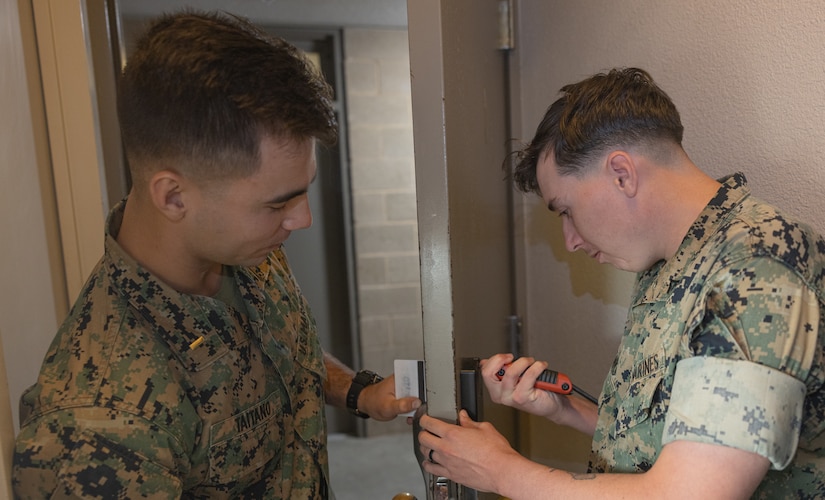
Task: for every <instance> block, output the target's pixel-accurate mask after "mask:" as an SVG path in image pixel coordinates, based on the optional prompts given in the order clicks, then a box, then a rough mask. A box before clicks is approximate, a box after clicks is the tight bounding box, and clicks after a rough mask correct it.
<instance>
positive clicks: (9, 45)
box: [0, 0, 67, 425]
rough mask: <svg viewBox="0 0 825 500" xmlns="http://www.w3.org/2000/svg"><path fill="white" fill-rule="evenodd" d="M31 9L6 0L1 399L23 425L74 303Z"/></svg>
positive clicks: (2, 28) (0, 87) (0, 47)
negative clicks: (26, 396) (20, 406)
mask: <svg viewBox="0 0 825 500" xmlns="http://www.w3.org/2000/svg"><path fill="white" fill-rule="evenodd" d="M18 9H20V10H19V11H18ZM31 15H32V14H31V11H30V6H29V2H22V1H21V2H16V1H14V0H0V65H2V67H0V109H2V110H3V113H2V117H1V118H0V214H2V215H0V241H2V243H0V283H2V287H0V333H1V334H2V342H3V350H4V351H5V357H4V358H2V359H3V361H5V368H6V371H7V372H8V374H9V377H8V378H9V388H8V391H6V390H5V389H4V388H3V387H2V386H0V398H9V400H10V406H11V408H12V409H13V413H14V420H15V425H17V401H18V400H19V398H20V395H21V394H22V392H23V390H24V389H25V387H27V386H28V385H31V384H32V383H34V380H35V378H36V376H37V372H38V368H39V365H40V362H41V360H42V359H43V354H44V353H45V352H46V349H47V347H48V345H49V342H51V339H52V337H53V336H54V332H55V329H56V327H57V323H58V318H62V317H63V315H65V314H66V307H67V306H66V297H65V296H66V292H65V282H64V279H63V274H62V262H61V257H60V253H59V251H57V250H56V249H58V248H59V243H58V232H57V215H56V214H57V212H56V208H55V204H54V193H53V191H52V189H53V187H52V178H51V170H50V165H49V156H48V145H47V138H46V129H45V118H44V111H43V104H42V96H41V90H40V82H39V78H40V76H39V73H38V69H37V55H36V51H35V44H34V28H33V25H32V20H31ZM50 249H52V250H50ZM0 368H2V367H0ZM5 408H8V407H7V406H4V405H0V413H3V412H4V411H5ZM2 418H4V416H3V415H0V420H2Z"/></svg>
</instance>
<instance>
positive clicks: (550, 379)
mask: <svg viewBox="0 0 825 500" xmlns="http://www.w3.org/2000/svg"><path fill="white" fill-rule="evenodd" d="M509 366H510V363H507V364H506V365H504V366H503V367H502V368H501V370H499V371H498V372H497V373H496V378H498V379H499V380H501V378H502V377H503V376H504V373H505V371H506V369H507V367H509ZM533 387H535V388H536V389H541V390H543V391H550V392H555V393H556V394H570V393H571V392H573V383H572V382H570V377H568V376H567V375H565V374H564V373H560V372H557V371H555V370H544V371H543V372H541V375H539V376H538V378H537V379H536V383H535V384H534V385H533Z"/></svg>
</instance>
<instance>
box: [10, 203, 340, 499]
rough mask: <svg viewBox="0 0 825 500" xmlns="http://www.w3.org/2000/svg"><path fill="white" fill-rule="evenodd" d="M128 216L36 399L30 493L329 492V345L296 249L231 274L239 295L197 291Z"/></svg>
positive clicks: (28, 460)
mask: <svg viewBox="0 0 825 500" xmlns="http://www.w3.org/2000/svg"><path fill="white" fill-rule="evenodd" d="M122 209H123V206H122V204H121V205H119V206H118V207H116V208H115V209H114V210H113V212H112V214H111V215H110V220H109V222H108V228H109V230H108V231H107V235H106V243H105V255H104V257H103V259H102V260H101V262H100V263H99V264H98V265H97V267H96V269H95V270H94V272H93V273H92V276H91V278H90V279H89V281H88V282H87V284H86V286H85V287H84V290H83V292H82V296H81V298H80V299H79V300H78V301H77V303H76V304H75V306H74V308H73V309H72V311H71V314H70V316H69V317H68V318H67V320H66V321H65V323H64V324H63V326H62V328H61V329H60V331H59V333H58V335H57V337H56V339H55V340H54V342H53V343H52V345H51V348H50V349H49V351H48V354H47V355H46V360H45V362H44V366H43V369H42V371H41V376H40V378H39V380H38V381H37V384H36V385H35V386H33V387H32V388H31V389H29V391H28V392H27V393H26V394H25V395H24V397H23V406H24V408H23V415H22V416H21V421H22V425H21V427H22V430H21V435H20V437H19V438H18V441H17V454H16V457H15V461H14V467H15V484H14V488H15V493H16V494H17V495H19V496H20V497H21V498H66V497H81V496H85V497H100V494H101V492H107V493H111V492H113V491H115V492H117V496H118V497H119V498H139V497H142V496H147V497H155V498H157V497H161V498H178V497H180V496H181V495H182V494H184V491H185V492H186V493H185V497H186V498H250V499H252V498H327V497H329V496H330V494H329V485H328V466H327V453H326V429H325V421H324V396H323V393H322V389H321V388H322V380H323V379H324V377H325V368H324V363H323V354H322V352H321V348H320V345H319V343H318V338H317V336H316V331H315V325H314V321H313V319H312V317H311V315H310V312H309V310H308V308H307V304H306V302H305V301H304V298H303V296H302V295H301V294H300V292H299V290H298V287H297V285H296V283H295V282H294V280H293V278H292V275H291V273H290V271H289V267H288V265H287V262H286V258H285V256H284V254H283V253H282V251H280V250H278V251H276V252H275V253H273V254H272V255H270V257H269V258H268V259H267V261H266V262H264V263H263V264H262V265H261V266H259V267H256V268H251V269H246V268H239V267H234V268H225V269H226V271H227V274H226V276H224V282H225V283H227V284H228V285H229V286H224V287H222V291H221V292H219V294H218V297H219V298H221V299H223V300H217V299H215V298H210V297H203V296H196V295H187V294H182V293H179V292H176V291H175V290H174V289H172V288H171V287H169V286H168V285H166V284H164V283H163V282H161V281H160V280H158V279H156V278H155V277H154V276H153V275H152V274H151V273H150V272H149V271H147V270H146V269H144V268H142V267H141V266H139V265H138V264H137V263H136V262H135V261H134V260H133V259H131V258H130V257H129V256H128V255H127V254H126V253H125V252H123V250H122V249H121V248H120V246H119V245H118V243H117V242H116V241H115V238H116V237H117V234H118V230H119V227H120V221H121V217H122ZM233 282H234V283H237V286H233ZM233 289H234V290H240V292H239V293H240V295H239V296H234V294H233V293H232V292H231V291H232V290H233ZM226 292H229V293H226ZM222 294H223V296H222ZM94 325H103V326H102V328H99V329H95V331H89V329H90V328H93V327H94ZM295 361H297V363H296V362H295ZM70 373H77V374H80V376H79V377H77V378H72V377H68V376H67V374H70ZM52 464H60V465H59V467H60V468H59V470H57V471H56V472H55V471H54V470H53V469H54V467H53V466H52ZM114 485H116V486H114ZM51 495H54V496H53V497H52V496H51Z"/></svg>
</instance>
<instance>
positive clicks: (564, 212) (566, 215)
mask: <svg viewBox="0 0 825 500" xmlns="http://www.w3.org/2000/svg"><path fill="white" fill-rule="evenodd" d="M559 217H570V212H568V211H567V210H561V211H559Z"/></svg>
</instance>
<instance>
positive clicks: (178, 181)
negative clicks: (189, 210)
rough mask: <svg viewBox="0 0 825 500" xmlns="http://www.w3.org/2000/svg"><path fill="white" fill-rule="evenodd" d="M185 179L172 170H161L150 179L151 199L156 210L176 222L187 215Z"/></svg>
mask: <svg viewBox="0 0 825 500" xmlns="http://www.w3.org/2000/svg"><path fill="white" fill-rule="evenodd" d="M183 185H184V179H183V177H182V176H181V175H180V174H178V173H177V172H174V171H172V170H161V171H159V172H156V173H155V174H154V175H153V176H152V178H151V179H149V197H150V198H151V199H152V203H153V204H154V205H155V208H157V209H158V211H159V212H160V213H162V214H163V215H164V216H165V217H166V218H167V219H169V220H170V221H173V222H176V221H179V220H180V219H182V218H183V216H184V214H185V213H186V203H185V202H184V195H183Z"/></svg>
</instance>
